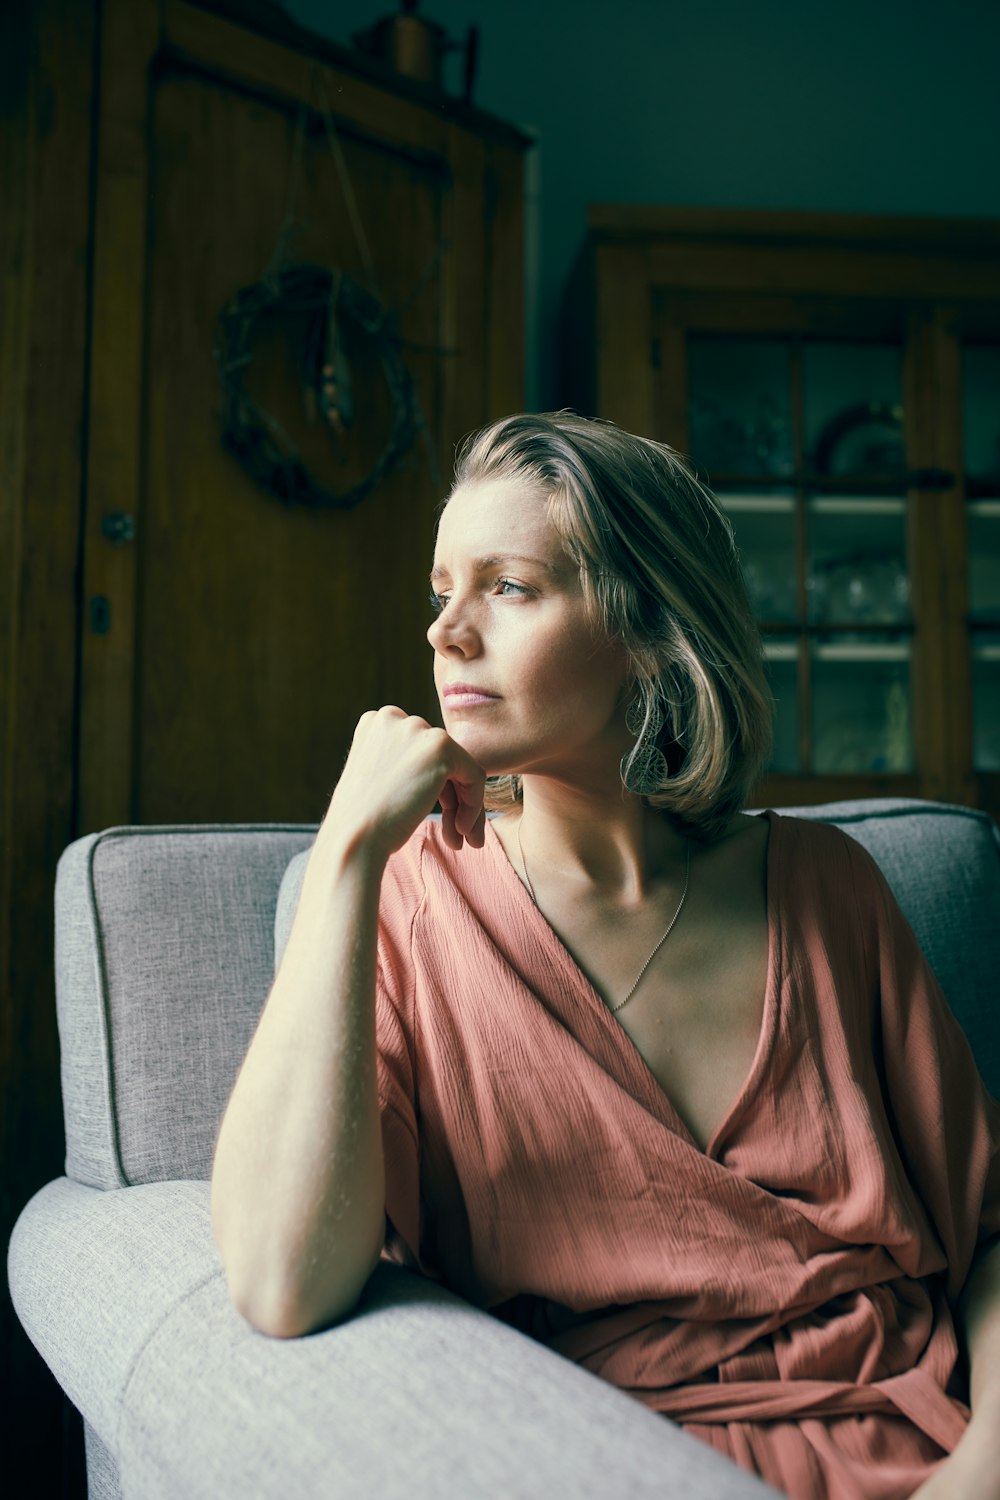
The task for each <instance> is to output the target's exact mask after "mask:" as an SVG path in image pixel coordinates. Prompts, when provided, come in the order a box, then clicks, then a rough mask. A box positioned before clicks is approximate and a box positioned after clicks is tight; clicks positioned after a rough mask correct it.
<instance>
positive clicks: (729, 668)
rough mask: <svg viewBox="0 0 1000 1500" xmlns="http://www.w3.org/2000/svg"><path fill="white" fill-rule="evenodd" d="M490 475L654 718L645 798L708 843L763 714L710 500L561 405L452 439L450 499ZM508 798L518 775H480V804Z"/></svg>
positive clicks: (750, 769)
mask: <svg viewBox="0 0 1000 1500" xmlns="http://www.w3.org/2000/svg"><path fill="white" fill-rule="evenodd" d="M499 478H504V479H513V480H516V481H518V482H519V483H521V484H525V485H528V486H530V487H531V488H533V489H535V490H537V491H538V493H539V495H540V496H542V497H544V499H545V500H546V501H547V503H548V505H549V515H550V517H551V520H552V521H553V524H554V525H555V526H556V528H557V529H558V531H559V533H560V535H561V537H562V541H563V546H564V548H565V550H566V552H567V553H568V555H569V556H570V557H571V558H572V559H573V561H574V562H575V563H576V564H577V566H578V567H579V570H580V581H581V585H582V588H583V591H584V596H585V598H586V600H587V604H588V607H589V610H590V612H591V618H592V620H593V622H594V624H595V626H596V627H597V629H598V630H599V631H601V632H603V633H604V635H605V637H606V638H607V639H615V640H619V641H620V642H621V643H622V644H623V645H624V646H625V648H626V651H627V653H628V660H629V669H630V684H631V687H632V690H633V691H634V693H635V694H636V695H637V696H638V698H639V704H640V708H639V712H640V713H641V717H642V722H643V724H644V726H646V727H649V726H650V725H654V726H655V724H656V723H657V721H658V717H661V718H662V719H663V727H662V729H661V730H660V732H659V734H658V736H657V737H656V744H657V746H658V748H659V749H661V750H662V751H663V754H664V756H665V758H666V763H667V772H668V774H667V776H666V778H665V779H664V780H663V781H662V782H661V783H660V785H659V786H658V787H657V788H656V789H655V790H654V791H652V792H650V793H649V794H648V801H649V803H650V804H651V805H652V806H654V807H658V808H662V809H663V810H664V811H665V812H667V813H669V814H670V815H671V817H672V819H673V820H674V821H675V823H676V824H677V826H678V827H679V828H681V829H682V830H684V831H686V832H688V833H690V834H692V835H694V836H696V837H699V838H701V839H704V840H706V841H708V840H711V839H713V838H717V837H719V836H720V835H721V834H722V833H723V831H724V830H725V828H726V826H727V825H728V824H729V822H730V820H731V818H732V815H733V813H735V812H738V811H739V810H740V809H741V808H742V807H744V806H745V805H746V801H747V798H748V797H749V793H750V788H751V786H752V784H753V782H754V781H755V780H756V778H757V776H758V775H759V773H760V771H761V769H762V768H763V766H764V764H765V762H766V761H767V759H768V756H769V755H770V750H771V741H772V718H773V709H772V700H771V695H770V692H769V690H768V686H767V680H766V678H765V676H764V669H763V650H762V646H761V639H760V632H759V631H758V628H757V624H756V621H755V619H754V616H753V611H752V609H751V607H750V602H749V599H748V597H747V593H746V588H745V586H744V582H743V575H742V572H741V570H740V565H739V559H738V554H737V550H736V545H735V541H734V539H733V531H732V527H731V526H730V524H729V521H728V519H727V518H726V516H725V514H724V513H723V511H722V509H721V507H720V506H719V503H718V501H717V500H716V499H715V497H714V496H713V495H712V494H711V492H710V491H709V490H708V489H706V488H705V486H704V485H702V484H701V483H700V482H699V481H698V480H697V479H696V478H695V476H694V474H693V473H692V471H691V469H690V468H689V467H688V465H687V464H686V462H685V461H684V459H683V458H682V456H681V455H680V454H679V453H677V452H675V450H674V449H672V448H670V447H668V446H667V445H666V444H665V443H656V442H653V441H651V440H650V439H649V438H642V437H636V436H635V435H634V434H632V433H630V432H625V431H624V430H623V429H622V428H620V427H617V426H615V424H614V423H613V422H607V421H603V420H601V419H599V418H590V417H581V416H577V415H576V414H575V413H574V412H569V411H560V412H548V413H531V414H525V415H518V416H510V417H504V418H502V419H501V420H500V421H498V422H493V423H492V424H491V425H490V426H488V427H485V428H483V429H482V430H481V431H480V432H476V433H473V434H472V435H471V436H469V437H468V438H466V440H465V442H464V443H463V444H462V446H461V448H460V450H459V453H458V458H457V461H456V464H455V482H454V485H453V487H452V494H454V493H455V491H456V490H458V489H459V488H461V487H462V486H465V485H470V484H475V483H476V482H477V481H480V480H487V479H499ZM445 504H447V501H445ZM625 769H626V771H627V769H628V767H627V766H626V767H625ZM520 796H521V788H520V778H519V777H517V776H495V777H490V778H489V781H488V783H487V806H488V807H489V808H491V809H497V808H503V807H509V806H510V805H511V802H512V801H515V802H516V801H519V800H520Z"/></svg>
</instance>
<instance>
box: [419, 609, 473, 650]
mask: <svg viewBox="0 0 1000 1500" xmlns="http://www.w3.org/2000/svg"><path fill="white" fill-rule="evenodd" d="M427 639H428V641H429V642H430V644H431V646H432V647H433V648H434V650H435V651H437V652H440V653H441V654H442V655H443V654H444V653H445V652H448V651H457V652H459V653H460V654H461V655H462V656H470V655H473V654H474V653H475V650H476V633H475V628H474V625H473V623H472V621H471V620H470V618H469V612H468V610H459V609H458V608H457V607H456V604H455V601H454V599H451V600H449V602H448V604H447V605H445V607H444V608H443V609H442V610H441V613H440V614H439V615H438V616H437V617H436V618H435V619H433V620H432V621H431V623H430V625H429V627H428V630H427Z"/></svg>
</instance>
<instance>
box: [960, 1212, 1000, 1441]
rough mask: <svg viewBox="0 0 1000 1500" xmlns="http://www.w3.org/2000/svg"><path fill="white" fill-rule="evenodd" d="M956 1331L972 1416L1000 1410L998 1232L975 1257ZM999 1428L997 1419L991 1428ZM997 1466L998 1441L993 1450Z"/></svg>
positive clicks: (999, 1251) (999, 1268)
mask: <svg viewBox="0 0 1000 1500" xmlns="http://www.w3.org/2000/svg"><path fill="white" fill-rule="evenodd" d="M958 1324H959V1331H960V1333H961V1334H962V1336H963V1338H964V1342H965V1347H966V1350H967V1352H968V1357H969V1387H970V1397H971V1405H972V1414H973V1417H976V1416H978V1415H980V1414H981V1413H982V1411H983V1409H984V1408H986V1407H988V1408H989V1409H990V1410H991V1411H994V1412H997V1413H1000V1236H997V1237H996V1238H995V1239H993V1240H991V1241H989V1242H988V1244H987V1245H986V1246H985V1248H984V1249H982V1250H981V1251H980V1252H979V1254H978V1256H977V1257H976V1260H975V1263H974V1265H973V1268H972V1271H971V1272H970V1274H969V1278H968V1280H967V1282H966V1284H965V1289H964V1290H963V1292H962V1296H961V1299H960V1300H959V1304H958ZM994 1430H995V1431H997V1432H1000V1421H998V1423H997V1426H996V1428H995V1429H994ZM997 1460H998V1466H1000V1444H998V1453H997Z"/></svg>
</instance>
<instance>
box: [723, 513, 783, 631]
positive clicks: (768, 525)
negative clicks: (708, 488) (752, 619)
mask: <svg viewBox="0 0 1000 1500" xmlns="http://www.w3.org/2000/svg"><path fill="white" fill-rule="evenodd" d="M718 498H719V501H720V502H721V504H722V505H723V507H724V508H725V511H726V514H727V515H728V516H729V519H730V521H731V522H732V523H733V531H734V532H735V534H736V544H737V546H738V547H739V552H740V562H741V563H742V565H743V576H744V578H745V579H746V585H747V591H748V593H749V595H750V599H751V602H752V604H753V607H754V613H755V614H756V616H757V618H758V620H761V621H764V622H766V623H768V624H775V625H777V624H792V623H794V622H795V620H796V618H797V609H796V587H795V497H794V495H793V494H792V492H791V491H790V490H787V491H782V492H775V493H772V494H767V495H763V494H761V495H736V494H728V493H720V494H719V496H718Z"/></svg>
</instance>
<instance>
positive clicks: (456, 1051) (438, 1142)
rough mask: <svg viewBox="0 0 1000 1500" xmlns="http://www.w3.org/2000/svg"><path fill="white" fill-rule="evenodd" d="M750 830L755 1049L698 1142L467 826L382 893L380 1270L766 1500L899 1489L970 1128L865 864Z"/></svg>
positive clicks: (990, 1214)
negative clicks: (474, 1310) (622, 1404)
mask: <svg viewBox="0 0 1000 1500" xmlns="http://www.w3.org/2000/svg"><path fill="white" fill-rule="evenodd" d="M764 816H765V817H766V818H767V819H768V821H769V825H770V827H769V839H768V852H767V906H768V927H769V964H768V978H767V991H766V998H765V1004H764V1013H763V1020H762V1025H761V1033H760V1038H759V1041H758V1045H757V1051H756V1055H755V1057H754V1061H753V1064H752V1066H751V1069H750V1072H749V1074H748V1076H747V1078H746V1080H745V1082H744V1085H743V1088H742V1089H741V1091H740V1093H739V1095H738V1097H737V1098H736V1100H735V1101H734V1103H733V1105H732V1107H731V1108H730V1110H729V1112H728V1114H727V1115H726V1117H725V1119H724V1120H723V1121H722V1123H721V1124H720V1126H719V1127H718V1129H717V1130H716V1132H715V1135H714V1137H713V1138H712V1140H711V1141H710V1142H709V1143H708V1146H707V1148H706V1149H705V1150H702V1149H701V1148H700V1147H699V1146H698V1144H697V1143H696V1142H695V1140H694V1138H693V1136H692V1135H691V1133H690V1131H689V1130H688V1129H687V1127H686V1126H685V1124H684V1122H683V1121H682V1120H681V1118H680V1117H679V1115H678V1114H677V1113H676V1111H675V1110H674V1109H673V1107H672V1106H671V1103H670V1100H669V1099H668V1098H667V1097H666V1095H665V1094H664V1092H663V1090H662V1089H661V1088H660V1085H659V1084H658V1082H657V1081H656V1079H655V1077H654V1076H653V1074H652V1073H651V1071H650V1070H649V1068H648V1067H647V1065H646V1063H645V1061H644V1060H643V1058H642V1056H641V1054H640V1053H639V1052H638V1050H637V1049H636V1047H635V1046H634V1044H633V1042H632V1040H631V1038H630V1037H629V1036H628V1033H627V1032H626V1031H625V1030H624V1029H623V1027H622V1026H621V1025H620V1024H619V1023H618V1021H617V1020H616V1019H615V1017H614V1016H613V1015H612V1013H611V1011H610V1010H609V1009H608V1007H607V1006H606V1005H605V1003H604V1001H603V1000H602V999H601V997H600V996H599V994H598V993H597V991H596V990H595V989H594V987H593V985H592V984H591V983H590V981H589V980H588V979H587V977H586V976H585V975H584V973H583V972H582V971H581V969H580V967H579V966H578V964H577V963H576V962H575V960H574V959H573V957H572V956H571V955H570V953H569V952H568V950H567V949H566V947H565V946H564V945H563V943H562V942H561V941H560V939H559V938H558V937H557V935H556V933H555V932H554V931H553V929H552V928H551V927H550V926H549V924H548V923H547V922H546V920H545V918H544V917H543V916H542V915H541V913H540V912H539V911H538V910H537V909H536V907H535V906H534V904H533V902H532V900H531V898H530V897H529V895H528V893H527V891H526V890H525V889H524V886H523V885H522V883H521V881H520V879H519V878H518V875H517V874H516V872H515V870H514V868H513V867H512V865H511V864H510V862H509V860H508V859H507V856H506V853H505V852H504V849H503V846H502V845H501V843H500V840H499V838H498V837H497V834H496V832H495V830H493V829H492V828H490V827H489V826H488V827H487V834H486V844H485V847H484V848H483V849H481V850H477V849H470V848H466V849H464V850H462V851H461V852H459V853H456V852H454V851H452V850H450V849H449V848H448V847H447V845H446V844H445V843H444V840H443V838H442V836H441V829H440V825H439V824H435V823H433V822H427V823H425V824H424V825H422V826H421V828H419V829H418V830H417V832H416V833H415V834H414V835H413V837H412V838H411V839H410V841H409V842H408V843H407V844H406V845H405V846H404V848H402V849H401V850H399V851H398V853H396V854H395V855H393V856H392V858H391V860H390V862H389V865H388V868H387V870H386V874H385V877H384V880H383V886H382V897H381V903H380V918H379V940H378V981H377V996H376V1028H377V1040H378V1078H379V1104H380V1110H381V1119H382V1134H383V1145H384V1149H385V1165H386V1218H387V1223H386V1242H385V1248H384V1250H383V1258H385V1259H389V1260H393V1261H395V1262H397V1263H399V1264H404V1265H409V1266H411V1267H415V1268H417V1269H419V1270H420V1271H422V1272H423V1273H424V1274H425V1275H428V1276H430V1277H433V1278H434V1279H437V1280H440V1281H442V1282H444V1283H446V1284H447V1285H448V1286H450V1287H452V1288H453V1289H454V1290H455V1291H457V1292H459V1293H460V1294H461V1295H463V1296H464V1297H466V1298H467V1299H468V1300H469V1301H471V1302H472V1303H474V1304H476V1305H477V1306H479V1307H482V1308H485V1309H488V1310H489V1311H490V1312H491V1313H492V1314H493V1315H495V1316H496V1317H498V1318H501V1319H503V1320H504V1321H506V1322H508V1323H510V1324H511V1325H513V1326H515V1327H517V1328H519V1329H520V1330H522V1331H523V1332H525V1333H526V1334H528V1335H530V1336H531V1337H533V1338H535V1339H537V1340H539V1341H541V1342H542V1343H544V1344H547V1345H548V1346H549V1347H550V1348H552V1349H554V1350H556V1351H557V1352H559V1353H561V1354H563V1355H565V1356H566V1357H567V1358H569V1359H572V1360H576V1361H577V1362H578V1363H579V1364H581V1365H582V1366H584V1367H585V1368H586V1369H588V1370H590V1371H592V1372H593V1373H594V1374H596V1375H598V1376H600V1377H602V1378H603V1379H605V1380H608V1381H610V1382H612V1383H613V1384H614V1385H616V1386H618V1387H620V1388H621V1389H622V1390H624V1391H626V1392H628V1393H629V1394H630V1395H632V1396H633V1397H635V1398H636V1399H637V1400H639V1401H642V1402H643V1403H644V1404H645V1405H647V1406H649V1407H651V1408H652V1409H653V1410H654V1411H656V1412H661V1413H664V1414H666V1415H667V1416H669V1417H671V1418H673V1419H674V1420H675V1421H677V1422H679V1423H680V1424H681V1425H682V1426H683V1427H685V1428H686V1429H687V1430H688V1431H689V1432H691V1433H694V1434H696V1435H697V1436H698V1437H699V1438H701V1439H703V1440H704V1441H705V1442H707V1443H710V1444H711V1445H712V1447H714V1448H716V1449H718V1450H719V1451H721V1452H722V1453H724V1454H726V1455H727V1456H728V1457H730V1458H731V1459H733V1460H734V1461H735V1462H737V1463H739V1464H741V1465H743V1466H744V1467H745V1468H747V1469H749V1470H751V1471H752V1472H754V1473H756V1474H759V1475H760V1476H762V1477H763V1478H764V1479H765V1480H767V1481H769V1482H770V1483H771V1484H773V1485H774V1486H775V1487H777V1488H778V1489H781V1490H784V1491H785V1492H786V1493H787V1494H788V1495H790V1496H793V1497H795V1500H826V1497H829V1500H897V1497H898V1500H903V1497H904V1496H909V1495H911V1494H912V1493H913V1491H914V1490H915V1489H916V1488H917V1487H918V1486H919V1485H920V1484H921V1483H922V1482H923V1480H924V1479H925V1478H926V1477H927V1476H928V1475H929V1474H930V1473H931V1472H932V1470H933V1468H934V1466H935V1465H936V1464H937V1463H939V1462H940V1461H941V1459H942V1458H943V1457H944V1456H945V1455H946V1454H947V1453H948V1452H950V1451H951V1449H952V1448H953V1447H954V1445H955V1443H956V1442H957V1441H958V1439H959V1437H960V1436H961V1434H962V1432H963V1430H964V1428H965V1426H966V1423H967V1421H968V1416H969V1412H968V1406H967V1405H966V1400H967V1391H966V1388H965V1385H964V1382H963V1375H962V1371H961V1368H960V1360H959V1356H958V1349H957V1345H956V1335H955V1324H954V1319H953V1309H954V1305H955V1301H956V1298H957V1296H958V1294H959V1292H960V1291H961V1289H962V1286H963V1283H964V1282H965V1279H966V1276H967V1274H968V1271H969V1266H970V1263H971V1261H972V1257H973V1255H974V1252H975V1250H976V1246H977V1243H979V1242H982V1241H984V1240H985V1239H986V1238H988V1237H991V1236H993V1235H995V1234H997V1233H1000V1108H998V1106H997V1104H996V1103H995V1102H994V1101H993V1100H992V1099H991V1098H990V1096H989V1095H988V1094H987V1092H986V1090H985V1088H984V1086H983V1084H982V1082H981V1080H980V1077H979V1074H978V1072H977V1069H976V1066H975V1063H974V1061H973V1057H972V1054H971V1051H970V1049H969V1046H968V1044H967V1042H966V1040H965V1037H964V1035H963V1033H962V1030H961V1028H960V1027H959V1025H958V1023H957V1021H956V1020H955V1019H954V1017H953V1015H952V1014H951V1012H950V1010H949V1009H948V1007H947V1005H946V1003H945V1001H944V999H943V997H942V995H941V992H940V989H939V987H938V985H937V983H936V981H935V979H934V976H933V974H932V973H931V970H930V968H929V966H928V965H927V963H926V961H925V959H924V958H923V956H922V954H921V952H920V950H919V948H918V946H917V943H916V941H915V939H914V937H913V934H912V932H911V930H910V927H909V926H908V924H907V922H906V919H905V918H904V917H903V915H902V913H901V912H900V910H899V907H898V906H897V904H896V902H895V900H894V898H893V896H892V894H891V892H890V891H889V888H888V886H887V884H886V882H885V880H884V878H883V876H882V874H881V873H880V871H879V869H878V866H877V865H876V864H875V862H874V860H873V859H872V858H871V857H870V855H868V854H867V852H866V851H865V850H864V849H862V848H861V846H860V845H859V844H857V843H856V842H855V841H854V840H852V839H851V838H849V837H848V836H847V835H846V834H844V833H843V832H841V831H840V830H839V829H837V828H835V827H832V826H830V825H827V824H822V823H811V822H808V821H805V820H799V819H795V818H791V817H782V816H779V815H778V814H776V813H774V812H768V813H766V814H764Z"/></svg>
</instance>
